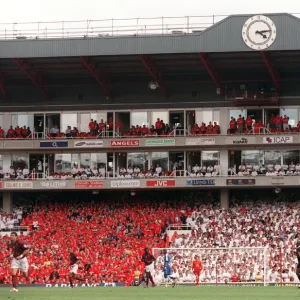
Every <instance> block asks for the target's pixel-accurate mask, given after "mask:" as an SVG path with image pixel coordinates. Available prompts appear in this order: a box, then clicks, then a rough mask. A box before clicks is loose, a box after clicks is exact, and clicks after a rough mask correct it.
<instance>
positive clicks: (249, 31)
mask: <svg viewBox="0 0 300 300" xmlns="http://www.w3.org/2000/svg"><path fill="white" fill-rule="evenodd" d="M242 35H243V40H244V42H245V44H246V45H247V46H248V47H249V48H251V49H253V50H265V49H267V48H269V47H270V46H271V45H272V44H273V43H274V41H275V39H276V27H275V24H274V22H273V21H272V20H271V19H270V18H268V17H266V16H262V15H258V16H253V17H251V18H249V19H248V20H247V21H246V23H245V24H244V26H243V30H242Z"/></svg>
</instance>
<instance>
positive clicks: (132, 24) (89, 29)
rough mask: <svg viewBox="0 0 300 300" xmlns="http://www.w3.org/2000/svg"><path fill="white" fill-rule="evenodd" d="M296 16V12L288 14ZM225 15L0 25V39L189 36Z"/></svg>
mask: <svg viewBox="0 0 300 300" xmlns="http://www.w3.org/2000/svg"><path fill="white" fill-rule="evenodd" d="M292 15H294V16H296V17H299V15H300V14H299V13H292ZM226 17H228V16H227V15H204V16H182V17H154V18H128V19H101V20H77V21H48V22H47V21H42V22H22V23H19V22H12V23H0V40H4V39H5V40H6V39H17V40H24V39H63V38H97V37H100V38H102V37H110V36H139V35H165V34H177V35H178V34H193V33H196V34H197V33H199V32H202V31H203V30H205V29H207V28H209V27H211V26H212V25H214V24H216V23H217V22H219V21H221V20H223V19H225V18H226Z"/></svg>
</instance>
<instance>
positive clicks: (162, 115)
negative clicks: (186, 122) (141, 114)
mask: <svg viewBox="0 0 300 300" xmlns="http://www.w3.org/2000/svg"><path fill="white" fill-rule="evenodd" d="M157 119H161V120H163V122H164V123H165V124H169V112H168V111H153V112H152V120H151V121H152V124H151V125H155V123H156V121H157Z"/></svg>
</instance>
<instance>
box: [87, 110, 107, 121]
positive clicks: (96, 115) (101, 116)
mask: <svg viewBox="0 0 300 300" xmlns="http://www.w3.org/2000/svg"><path fill="white" fill-rule="evenodd" d="M91 119H93V120H94V121H95V120H96V121H97V123H100V122H101V120H103V122H106V121H107V113H106V112H105V113H104V112H103V113H91ZM89 122H90V120H89Z"/></svg>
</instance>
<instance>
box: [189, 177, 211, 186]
mask: <svg viewBox="0 0 300 300" xmlns="http://www.w3.org/2000/svg"><path fill="white" fill-rule="evenodd" d="M215 184H216V183H215V180H214V179H193V180H187V181H186V185H187V186H201V185H215Z"/></svg>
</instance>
